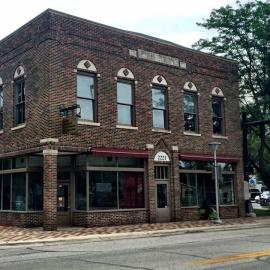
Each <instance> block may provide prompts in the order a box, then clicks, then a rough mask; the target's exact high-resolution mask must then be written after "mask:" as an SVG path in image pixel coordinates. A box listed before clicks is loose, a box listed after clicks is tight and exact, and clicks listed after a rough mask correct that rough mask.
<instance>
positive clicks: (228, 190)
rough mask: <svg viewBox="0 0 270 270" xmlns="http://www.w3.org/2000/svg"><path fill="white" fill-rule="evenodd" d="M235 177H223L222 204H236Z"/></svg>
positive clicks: (220, 187)
mask: <svg viewBox="0 0 270 270" xmlns="http://www.w3.org/2000/svg"><path fill="white" fill-rule="evenodd" d="M233 187H234V175H229V174H226V175H222V179H221V181H220V183H219V201H220V204H233V203H234V188H233Z"/></svg>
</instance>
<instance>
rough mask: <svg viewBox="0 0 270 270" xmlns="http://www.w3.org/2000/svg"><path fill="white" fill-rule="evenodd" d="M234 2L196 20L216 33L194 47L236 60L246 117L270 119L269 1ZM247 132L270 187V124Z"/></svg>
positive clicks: (252, 158) (252, 153)
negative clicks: (234, 4) (234, 5)
mask: <svg viewBox="0 0 270 270" xmlns="http://www.w3.org/2000/svg"><path fill="white" fill-rule="evenodd" d="M236 4H237V6H236V8H233V7H231V6H229V5H227V6H225V7H221V8H219V9H214V10H212V12H211V14H210V17H209V18H208V19H206V20H203V22H202V23H198V25H199V26H201V27H203V28H206V29H208V30H215V32H216V35H215V36H214V37H212V38H211V39H200V40H199V41H197V42H196V43H195V44H194V45H193V47H194V48H196V49H199V50H204V51H207V52H210V53H212V54H215V55H219V56H224V57H227V58H231V59H234V60H236V61H237V62H238V64H239V80H240V102H241V110H242V111H246V112H247V114H248V119H249V120H263V119H270V3H269V1H268V0H267V1H259V0H253V1H249V2H247V3H244V4H242V3H241V1H236ZM249 131H250V135H249V138H248V140H249V146H250V147H249V151H250V162H251V164H252V165H253V166H254V167H255V168H256V170H257V172H258V174H259V176H260V177H261V179H262V180H264V182H265V184H266V185H267V186H268V187H269V188H270V130H269V126H263V127H260V128H253V129H251V130H249Z"/></svg>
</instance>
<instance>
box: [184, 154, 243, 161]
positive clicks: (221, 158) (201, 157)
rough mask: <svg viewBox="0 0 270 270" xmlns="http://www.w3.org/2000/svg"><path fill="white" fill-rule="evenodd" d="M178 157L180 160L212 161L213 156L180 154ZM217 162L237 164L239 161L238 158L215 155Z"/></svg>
mask: <svg viewBox="0 0 270 270" xmlns="http://www.w3.org/2000/svg"><path fill="white" fill-rule="evenodd" d="M179 156H180V159H181V160H196V161H213V159H214V157H213V155H210V154H193V153H192V154H189V153H181V154H180V155H179ZM217 161H219V162H231V163H237V162H239V161H240V157H232V156H224V155H218V154H217Z"/></svg>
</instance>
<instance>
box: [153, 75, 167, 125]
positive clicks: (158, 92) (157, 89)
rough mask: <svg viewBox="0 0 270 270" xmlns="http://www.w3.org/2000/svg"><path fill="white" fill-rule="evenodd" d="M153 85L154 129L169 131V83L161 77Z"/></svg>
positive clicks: (154, 80) (155, 79) (156, 78)
mask: <svg viewBox="0 0 270 270" xmlns="http://www.w3.org/2000/svg"><path fill="white" fill-rule="evenodd" d="M152 85H153V86H152V106H153V128H157V129H168V102H167V91H168V89H167V82H166V80H165V78H163V77H162V76H160V75H159V76H156V77H154V79H153V81H152Z"/></svg>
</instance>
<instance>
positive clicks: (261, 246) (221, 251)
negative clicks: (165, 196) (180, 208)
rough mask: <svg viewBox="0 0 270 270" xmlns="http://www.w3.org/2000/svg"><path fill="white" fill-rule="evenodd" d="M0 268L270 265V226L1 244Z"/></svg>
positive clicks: (247, 269) (246, 269) (264, 269)
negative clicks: (34, 243) (101, 238)
mask: <svg viewBox="0 0 270 270" xmlns="http://www.w3.org/2000/svg"><path fill="white" fill-rule="evenodd" d="M0 269H8V270H22V269H25V270H26V269H27V270H29V269H35V270H45V269H46V270H56V269H64V270H70V269H76V270H77V269H91V270H96V269H99V270H103V269H106V270H108V269H110V270H115V269H117V270H140V269H141V270H154V269H162V270H165V269H173V270H177V269H184V270H193V269H222V270H227V269H232V270H236V269H237V270H238V269H243V270H251V269H252V270H256V269H260V270H269V269H270V229H269V228H253V229H248V230H231V231H219V232H199V231H198V232H196V233H189V234H171V235H157V236H152V237H144V238H133V239H118V240H112V239H107V240H102V241H95V242H93V241H92V242H85V241H82V242H72V243H71V242H65V243H57V244H46V245H43V244H36V245H24V246H0Z"/></svg>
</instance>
